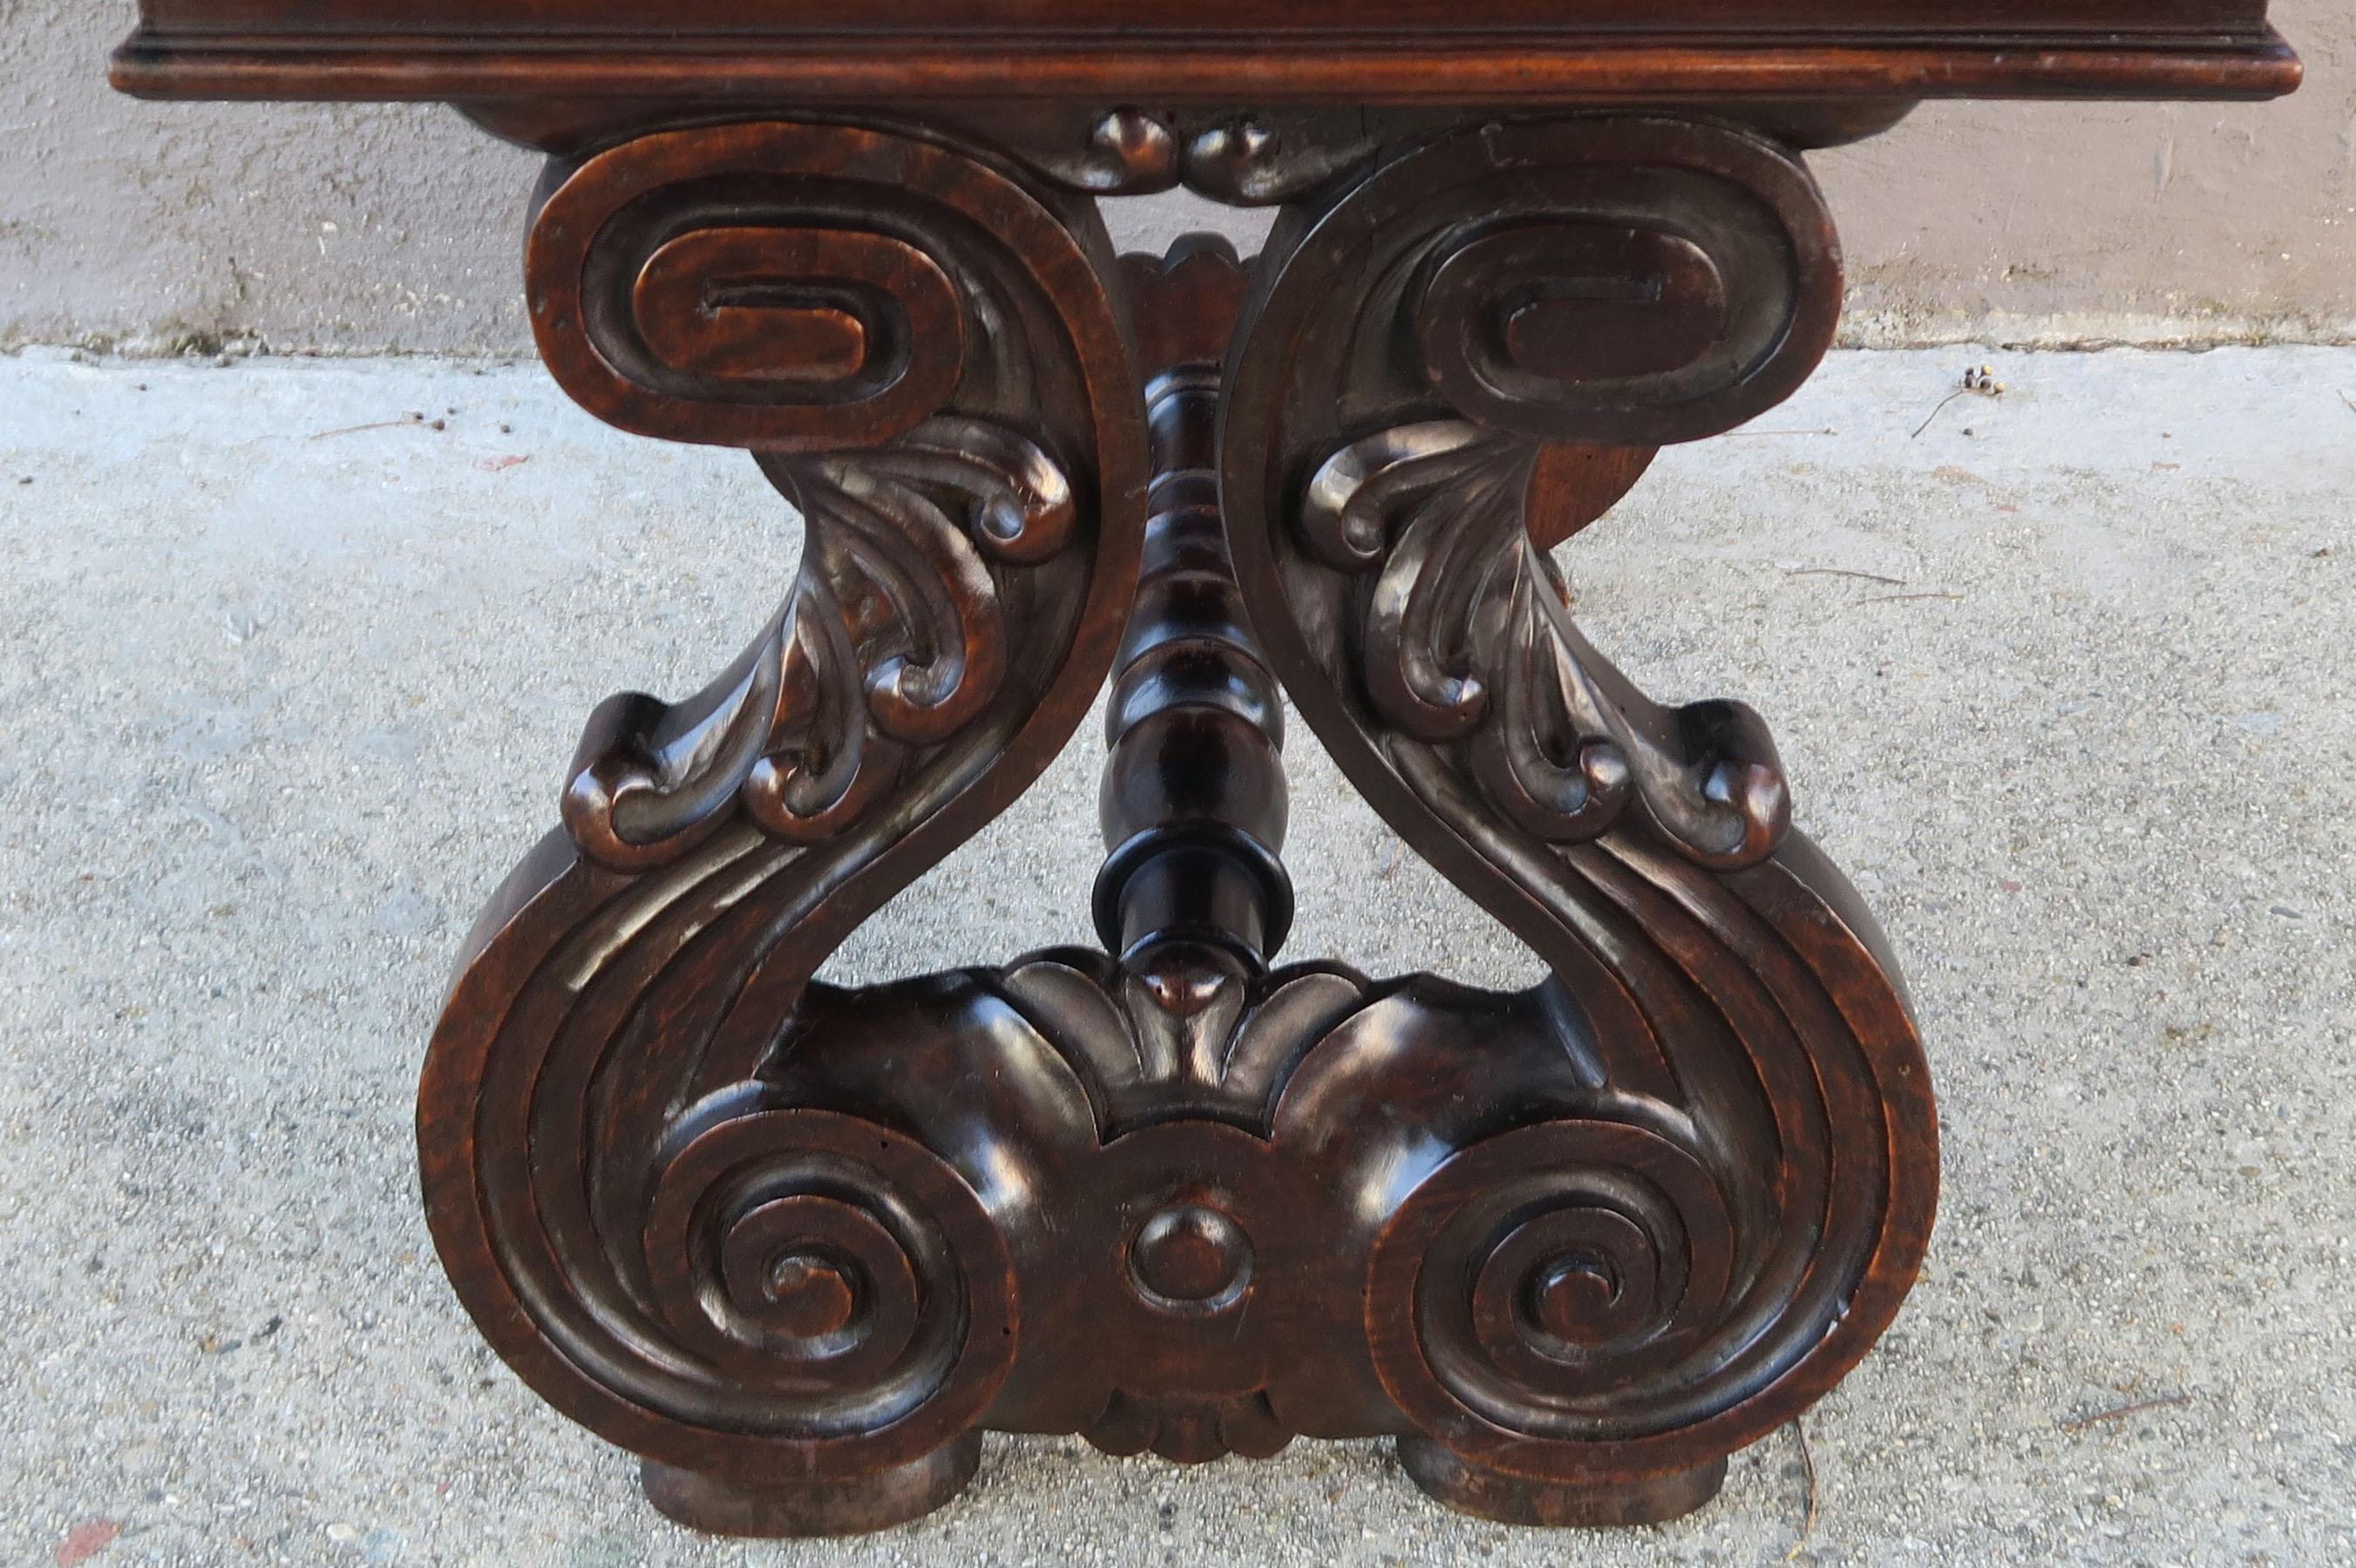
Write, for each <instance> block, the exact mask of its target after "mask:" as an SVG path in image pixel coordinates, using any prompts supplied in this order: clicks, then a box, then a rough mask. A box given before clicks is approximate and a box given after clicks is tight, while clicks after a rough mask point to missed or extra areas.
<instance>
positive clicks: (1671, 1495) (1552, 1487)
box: [1398, 1437, 1726, 1530]
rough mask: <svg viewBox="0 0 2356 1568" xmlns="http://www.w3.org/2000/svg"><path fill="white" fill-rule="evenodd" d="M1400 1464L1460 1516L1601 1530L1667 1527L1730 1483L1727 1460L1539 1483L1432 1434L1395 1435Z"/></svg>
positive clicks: (1421, 1485) (1416, 1480) (1411, 1476)
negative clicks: (1487, 1464) (1483, 1462)
mask: <svg viewBox="0 0 2356 1568" xmlns="http://www.w3.org/2000/svg"><path fill="white" fill-rule="evenodd" d="M1398 1457H1399V1467H1400V1468H1401V1469H1403V1470H1405V1471H1406V1472H1407V1473H1408V1478H1409V1479H1411V1480H1412V1481H1414V1482H1415V1484H1416V1485H1417V1486H1418V1487H1420V1488H1422V1490H1423V1493H1424V1495H1425V1496H1426V1497H1429V1498H1433V1499H1435V1500H1437V1501H1439V1502H1442V1503H1445V1504H1447V1505H1448V1506H1449V1507H1450V1508H1451V1509H1455V1510H1456V1511H1457V1512H1458V1513H1467V1514H1471V1515H1472V1517H1474V1518H1475V1519H1486V1520H1496V1521H1497V1522H1498V1523H1499V1524H1533V1525H1544V1526H1547V1527H1548V1528H1551V1529H1557V1530H1559V1529H1564V1528H1567V1527H1573V1526H1576V1527H1582V1528H1586V1529H1597V1528H1601V1527H1605V1526H1617V1525H1630V1524H1665V1523H1666V1522H1667V1521H1668V1520H1673V1519H1676V1518H1679V1517H1681V1516H1682V1515H1685V1514H1689V1513H1691V1512H1693V1511H1694V1509H1697V1508H1699V1507H1701V1506H1702V1505H1703V1504H1704V1503H1706V1502H1708V1501H1709V1500H1710V1498H1714V1497H1716V1496H1718V1489H1719V1487H1723V1486H1724V1485H1726V1461H1725V1460H1724V1459H1723V1458H1719V1459H1713V1460H1712V1461H1710V1462H1709V1463H1708V1464H1707V1465H1699V1466H1695V1467H1694V1468H1693V1469H1690V1470H1676V1471H1673V1472H1671V1473H1670V1474H1668V1475H1665V1476H1647V1477H1644V1478H1642V1479H1640V1480H1622V1481H1599V1482H1590V1483H1584V1484H1582V1483H1580V1482H1577V1481H1535V1480H1532V1479H1530V1478H1529V1477H1526V1476H1515V1475H1509V1474H1507V1473H1506V1472H1505V1471H1503V1470H1491V1469H1486V1468H1484V1467H1483V1466H1478V1465H1474V1464H1472V1463H1471V1462H1469V1461H1468V1460H1466V1459H1465V1458H1464V1457H1463V1456H1462V1455H1458V1454H1455V1453H1453V1452H1451V1450H1449V1449H1447V1448H1444V1447H1442V1446H1441V1445H1440V1444H1437V1443H1434V1442H1432V1441H1431V1440H1430V1438H1427V1437H1402V1438H1400V1439H1399V1440H1398Z"/></svg>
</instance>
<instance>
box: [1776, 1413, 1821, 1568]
mask: <svg viewBox="0 0 2356 1568" xmlns="http://www.w3.org/2000/svg"><path fill="white" fill-rule="evenodd" d="M1792 1435H1793V1436H1794V1437H1796V1438H1798V1439H1799V1440H1800V1468H1801V1470H1802V1471H1803V1472H1804V1474H1805V1475H1806V1476H1807V1477H1808V1512H1807V1516H1806V1517H1805V1518H1804V1519H1803V1520H1800V1539H1799V1540H1797V1541H1794V1542H1792V1550H1791V1551H1789V1552H1785V1553H1783V1561H1784V1562H1786V1563H1789V1562H1791V1561H1792V1559H1794V1557H1797V1556H1798V1555H1799V1554H1800V1553H1801V1552H1803V1551H1804V1550H1806V1548H1807V1544H1808V1538H1809V1537H1810V1536H1812V1535H1814V1534H1815V1532H1816V1456H1815V1455H1814V1454H1811V1453H1810V1452H1808V1429H1807V1428H1806V1427H1805V1426H1804V1425H1803V1424H1801V1422H1800V1418H1799V1417H1798V1416H1796V1415H1795V1416H1794V1417H1793V1418H1792Z"/></svg>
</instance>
